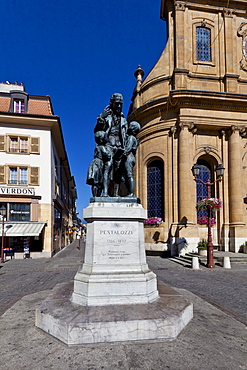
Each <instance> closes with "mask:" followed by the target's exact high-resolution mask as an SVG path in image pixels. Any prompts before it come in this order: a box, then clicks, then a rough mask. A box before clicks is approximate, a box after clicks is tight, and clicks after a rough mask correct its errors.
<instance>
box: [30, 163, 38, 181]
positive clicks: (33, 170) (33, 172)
mask: <svg viewBox="0 0 247 370" xmlns="http://www.w3.org/2000/svg"><path fill="white" fill-rule="evenodd" d="M29 184H30V185H39V167H30V177H29Z"/></svg>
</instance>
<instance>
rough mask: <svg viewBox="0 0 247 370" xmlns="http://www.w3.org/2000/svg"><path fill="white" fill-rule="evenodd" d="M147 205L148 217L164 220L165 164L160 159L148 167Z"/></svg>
mask: <svg viewBox="0 0 247 370" xmlns="http://www.w3.org/2000/svg"><path fill="white" fill-rule="evenodd" d="M147 205H148V217H161V218H162V219H163V220H164V165H163V162H162V161H159V160H156V161H153V162H151V163H150V164H149V165H148V167H147Z"/></svg>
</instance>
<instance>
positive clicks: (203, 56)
mask: <svg viewBox="0 0 247 370" xmlns="http://www.w3.org/2000/svg"><path fill="white" fill-rule="evenodd" d="M196 60H200V61H202V62H211V60H212V59H211V30H210V29H209V28H207V27H196Z"/></svg>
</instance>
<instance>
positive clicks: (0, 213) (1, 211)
mask: <svg viewBox="0 0 247 370" xmlns="http://www.w3.org/2000/svg"><path fill="white" fill-rule="evenodd" d="M0 216H1V217H2V248H1V263H4V252H3V251H4V218H5V216H6V208H5V207H4V205H3V204H2V207H0Z"/></svg>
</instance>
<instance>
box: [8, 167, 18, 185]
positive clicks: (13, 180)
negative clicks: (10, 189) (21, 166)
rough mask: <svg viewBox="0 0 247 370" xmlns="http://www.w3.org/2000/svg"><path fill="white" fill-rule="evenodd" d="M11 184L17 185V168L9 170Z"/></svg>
mask: <svg viewBox="0 0 247 370" xmlns="http://www.w3.org/2000/svg"><path fill="white" fill-rule="evenodd" d="M9 183H10V184H17V168H14V167H12V168H10V169H9Z"/></svg>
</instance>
